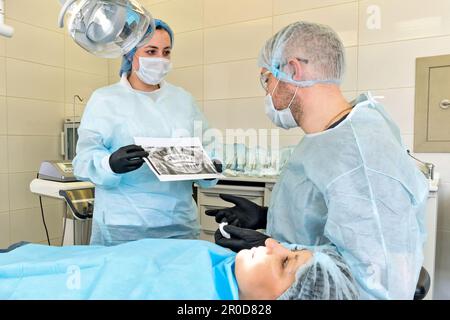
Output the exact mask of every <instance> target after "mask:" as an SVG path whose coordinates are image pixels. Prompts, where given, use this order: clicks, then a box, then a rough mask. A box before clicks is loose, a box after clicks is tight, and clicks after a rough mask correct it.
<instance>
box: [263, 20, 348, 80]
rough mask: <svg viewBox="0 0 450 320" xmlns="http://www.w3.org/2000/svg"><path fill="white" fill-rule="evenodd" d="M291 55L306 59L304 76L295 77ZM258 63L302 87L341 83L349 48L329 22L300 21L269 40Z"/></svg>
mask: <svg viewBox="0 0 450 320" xmlns="http://www.w3.org/2000/svg"><path fill="white" fill-rule="evenodd" d="M290 59H297V60H298V61H300V62H301V63H302V66H303V67H304V68H303V72H304V74H303V76H302V79H301V80H300V81H299V80H294V79H293V75H294V69H293V68H292V66H290V65H289V60H290ZM258 66H259V67H261V68H266V69H267V70H269V71H270V72H271V73H272V74H273V75H274V76H275V78H277V79H279V80H281V81H284V82H288V83H291V84H293V85H296V86H298V87H310V86H312V85H314V84H316V83H330V84H340V83H341V82H342V79H343V77H344V72H345V50H344V45H343V44H342V41H341V40H340V39H339V36H338V35H337V34H336V33H335V32H334V31H333V30H332V29H331V28H330V27H328V26H325V25H321V24H316V23H310V22H304V21H298V22H295V23H292V24H290V25H288V26H286V27H284V28H283V29H281V30H280V31H279V32H277V33H276V34H275V35H274V36H272V37H271V38H270V39H269V40H267V42H266V44H265V45H264V47H263V48H262V50H261V52H260V55H259V59H258Z"/></svg>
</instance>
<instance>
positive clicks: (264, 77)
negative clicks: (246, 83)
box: [259, 58, 309, 92]
mask: <svg viewBox="0 0 450 320" xmlns="http://www.w3.org/2000/svg"><path fill="white" fill-rule="evenodd" d="M295 59H297V60H298V61H300V62H303V63H304V64H308V62H309V60H308V59H302V58H295ZM271 73H272V72H270V71H269V70H267V71H266V72H264V73H261V74H260V75H259V81H260V82H261V86H262V87H263V89H264V90H266V92H267V90H268V86H269V84H268V80H269V75H270V74H271Z"/></svg>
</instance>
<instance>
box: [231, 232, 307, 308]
mask: <svg viewBox="0 0 450 320" xmlns="http://www.w3.org/2000/svg"><path fill="white" fill-rule="evenodd" d="M265 244H266V246H265V247H257V248H256V247H255V248H253V249H251V250H242V251H240V252H239V253H238V254H237V256H236V268H235V273H236V279H237V282H238V285H239V291H240V293H239V295H240V298H241V299H265V300H271V299H276V298H278V297H279V296H280V295H281V294H282V293H283V292H284V291H286V290H287V289H288V288H289V287H290V286H291V285H292V284H293V283H294V280H295V273H296V271H297V270H298V268H299V267H300V266H301V265H303V264H305V263H306V262H307V261H308V260H309V259H310V258H311V257H312V253H311V252H310V251H307V250H303V251H291V250H288V249H286V248H285V247H283V246H282V245H281V244H279V243H278V242H276V241H275V240H273V239H267V240H266V243H265Z"/></svg>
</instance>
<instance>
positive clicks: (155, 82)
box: [73, 20, 216, 245]
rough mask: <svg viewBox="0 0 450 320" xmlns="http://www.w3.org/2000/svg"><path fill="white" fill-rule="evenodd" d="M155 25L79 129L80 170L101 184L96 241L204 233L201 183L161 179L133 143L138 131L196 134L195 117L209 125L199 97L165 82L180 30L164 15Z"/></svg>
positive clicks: (143, 134) (205, 183) (76, 167)
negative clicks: (196, 188)
mask: <svg viewBox="0 0 450 320" xmlns="http://www.w3.org/2000/svg"><path fill="white" fill-rule="evenodd" d="M155 25H156V30H155V33H154V35H153V36H152V38H151V39H149V40H145V39H144V40H143V41H141V43H140V44H139V45H138V47H137V48H135V49H133V50H132V51H131V52H130V53H128V54H127V55H126V56H124V57H123V62H122V67H121V80H120V82H118V83H116V84H114V85H111V86H108V87H105V88H100V89H98V90H96V91H95V92H94V93H93V95H92V97H91V99H90V100H89V102H88V104H87V106H86V109H85V111H84V114H83V117H82V120H81V124H80V127H79V130H78V134H79V139H78V144H77V155H76V157H75V159H74V161H73V166H74V172H75V176H76V177H77V178H79V179H81V180H89V181H91V182H92V183H94V184H95V205H94V217H93V224H92V235H91V242H90V243H91V245H115V244H119V243H122V242H128V241H133V240H138V239H143V238H182V239H195V238H198V236H199V223H198V219H197V213H196V212H197V210H196V205H195V203H194V201H193V198H192V183H193V181H177V182H160V181H159V180H158V179H157V177H156V176H155V175H154V174H153V173H152V172H151V170H150V169H149V168H148V167H147V166H144V167H142V165H143V163H144V160H143V157H145V156H147V155H148V154H147V153H146V152H145V151H144V149H142V147H140V146H136V145H134V144H133V141H134V137H172V136H174V135H176V134H177V133H179V132H181V131H183V132H185V133H189V134H190V136H194V123H196V124H197V123H200V122H201V124H202V129H203V130H205V129H206V128H207V123H206V121H205V119H204V117H203V115H202V113H201V112H200V111H199V109H198V107H197V105H196V103H195V100H194V98H193V97H192V95H191V94H189V93H188V92H186V91H185V90H183V89H182V88H179V87H176V86H174V85H172V84H169V83H167V82H166V81H164V77H165V76H166V75H167V73H168V72H169V71H170V69H171V62H170V54H171V50H172V47H173V38H174V35H173V32H172V30H171V28H170V27H169V26H168V25H167V24H166V23H164V22H163V21H161V20H156V21H155ZM198 183H199V184H200V186H201V187H208V186H213V185H214V184H215V183H216V181H215V180H212V181H198Z"/></svg>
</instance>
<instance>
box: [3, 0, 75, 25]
mask: <svg viewBox="0 0 450 320" xmlns="http://www.w3.org/2000/svg"><path fill="white" fill-rule="evenodd" d="M25 8H26V9H25ZM60 10H61V5H60V2H59V1H56V0H39V1H36V0H12V1H5V14H6V18H10V19H14V20H18V21H20V22H24V23H28V24H31V25H35V26H39V27H44V28H48V29H51V30H54V31H58V32H63V31H65V30H67V29H64V30H63V29H60V28H59V27H58V15H59V11H60Z"/></svg>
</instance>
